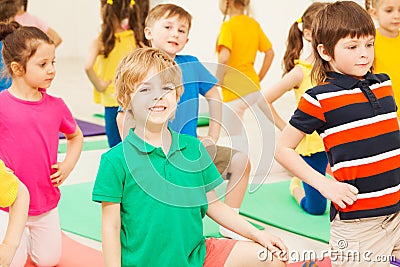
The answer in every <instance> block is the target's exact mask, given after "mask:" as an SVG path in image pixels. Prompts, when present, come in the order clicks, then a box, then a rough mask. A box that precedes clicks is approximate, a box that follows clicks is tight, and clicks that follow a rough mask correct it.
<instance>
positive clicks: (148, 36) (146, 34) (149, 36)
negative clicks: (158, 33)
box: [144, 27, 153, 41]
mask: <svg viewBox="0 0 400 267" xmlns="http://www.w3.org/2000/svg"><path fill="white" fill-rule="evenodd" d="M144 37H145V38H146V39H147V40H149V41H151V40H152V39H153V35H152V34H151V29H150V28H149V27H145V28H144Z"/></svg>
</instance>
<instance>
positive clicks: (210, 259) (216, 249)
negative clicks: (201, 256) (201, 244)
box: [203, 238, 237, 267]
mask: <svg viewBox="0 0 400 267" xmlns="http://www.w3.org/2000/svg"><path fill="white" fill-rule="evenodd" d="M236 242H237V240H233V239H225V238H207V239H206V259H205V260H204V265H203V266H204V267H223V266H224V265H225V262H226V260H227V259H228V256H229V254H231V251H232V249H233V247H234V246H235V245H236Z"/></svg>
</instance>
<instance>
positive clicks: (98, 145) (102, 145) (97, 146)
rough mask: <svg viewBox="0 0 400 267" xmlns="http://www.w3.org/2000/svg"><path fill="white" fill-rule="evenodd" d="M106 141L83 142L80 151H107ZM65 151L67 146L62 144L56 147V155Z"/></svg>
mask: <svg viewBox="0 0 400 267" xmlns="http://www.w3.org/2000/svg"><path fill="white" fill-rule="evenodd" d="M108 148H109V146H108V141H107V140H106V139H104V140H96V141H84V142H83V147H82V151H90V150H102V149H108ZM66 151H67V144H66V143H62V144H59V145H58V153H65V152H66Z"/></svg>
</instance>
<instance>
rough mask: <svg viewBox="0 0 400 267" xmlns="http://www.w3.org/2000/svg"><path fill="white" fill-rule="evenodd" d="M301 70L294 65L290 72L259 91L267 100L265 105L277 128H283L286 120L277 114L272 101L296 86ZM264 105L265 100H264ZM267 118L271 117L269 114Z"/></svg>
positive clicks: (261, 101) (300, 79) (299, 82)
mask: <svg viewBox="0 0 400 267" xmlns="http://www.w3.org/2000/svg"><path fill="white" fill-rule="evenodd" d="M303 76H304V74H303V71H302V70H301V68H300V67H294V68H293V69H292V70H291V71H290V72H288V73H287V74H286V75H285V76H283V78H282V79H281V80H280V81H279V82H277V83H276V84H274V85H273V86H271V87H270V88H267V89H263V90H262V91H261V92H262V94H263V95H264V99H265V101H266V102H267V105H268V106H269V108H270V109H271V113H272V116H273V118H274V122H275V125H276V127H278V129H279V130H281V131H282V130H283V128H285V126H286V121H285V120H284V119H282V117H281V116H280V115H279V114H278V112H277V111H276V110H275V108H274V107H273V105H272V103H273V102H274V101H276V100H277V99H279V98H280V97H281V96H282V95H283V94H284V93H286V92H288V91H290V90H292V89H293V88H296V87H298V86H299V85H300V84H301V82H302V81H303ZM264 99H261V100H260V102H259V103H260V104H263V102H264V101H263V100H264ZM264 105H265V102H264ZM267 117H268V119H271V117H270V116H267Z"/></svg>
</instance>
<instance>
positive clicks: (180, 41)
mask: <svg viewBox="0 0 400 267" xmlns="http://www.w3.org/2000/svg"><path fill="white" fill-rule="evenodd" d="M144 33H145V36H146V39H147V40H149V41H151V44H152V47H153V48H158V49H161V50H163V51H164V52H166V53H167V54H168V55H169V56H170V57H172V58H175V56H176V54H177V53H178V52H180V51H182V49H183V48H184V47H185V45H186V43H187V42H188V40H189V39H188V35H189V23H188V21H187V20H186V19H184V18H181V17H179V16H178V15H176V16H172V17H168V14H167V15H165V16H164V17H163V18H161V19H159V20H157V21H155V22H154V24H153V25H152V26H149V27H146V28H145V29H144Z"/></svg>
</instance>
